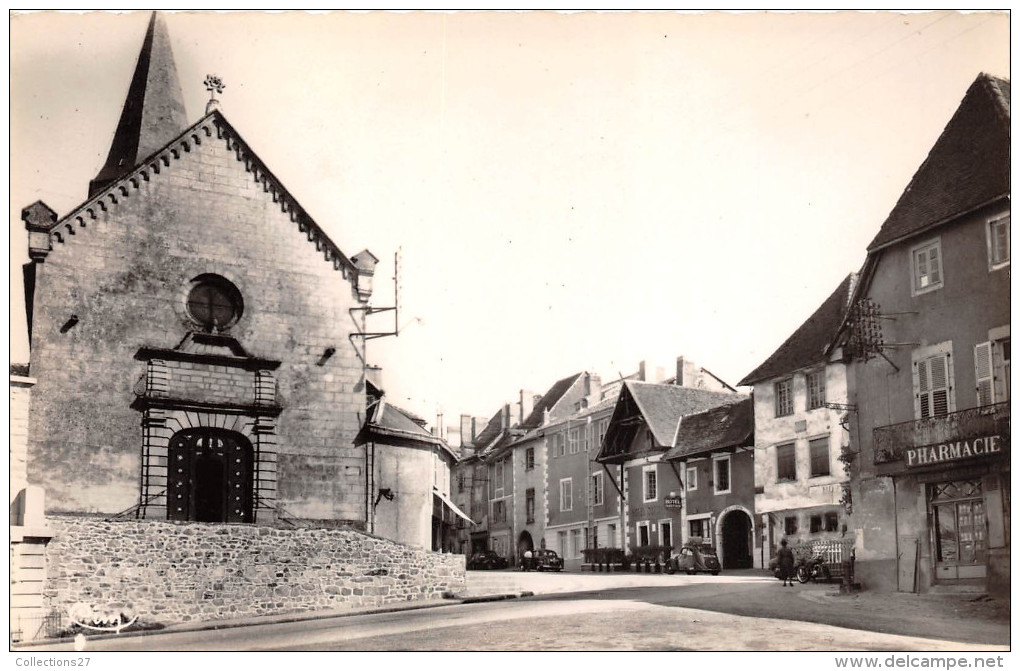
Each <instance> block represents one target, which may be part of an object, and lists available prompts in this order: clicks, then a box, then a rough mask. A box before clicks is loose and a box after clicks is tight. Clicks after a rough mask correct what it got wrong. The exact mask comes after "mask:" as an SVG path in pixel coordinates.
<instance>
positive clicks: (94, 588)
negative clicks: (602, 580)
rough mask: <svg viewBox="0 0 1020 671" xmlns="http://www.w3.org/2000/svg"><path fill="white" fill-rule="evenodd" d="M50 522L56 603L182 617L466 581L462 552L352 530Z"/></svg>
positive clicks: (393, 594) (49, 564)
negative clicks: (439, 550)
mask: <svg viewBox="0 0 1020 671" xmlns="http://www.w3.org/2000/svg"><path fill="white" fill-rule="evenodd" d="M51 524H52V526H53V527H54V529H55V531H56V535H55V537H54V539H53V540H52V541H51V542H50V544H49V545H48V546H47V548H46V571H47V583H46V592H45V597H46V604H47V609H48V611H49V612H54V611H57V612H62V613H67V611H68V609H69V608H70V607H71V606H72V605H74V604H76V603H84V604H87V605H89V606H91V607H92V608H93V609H94V610H96V611H98V612H100V613H105V612H109V611H112V612H124V613H126V614H128V615H137V616H138V617H139V619H140V620H141V621H143V622H162V623H175V622H186V621H208V620H215V619H221V618H235V617H248V616H257V615H272V614H280V613H296V612H308V611H315V610H344V609H351V608H357V607H360V606H375V607H378V606H383V605H386V604H396V603H404V602H407V601H419V600H428V599H438V598H441V597H442V596H443V595H444V594H447V593H451V592H453V593H456V592H460V591H463V588H464V557H463V555H456V554H438V553H434V552H428V551H426V550H423V549H421V548H416V547H410V546H407V545H402V544H399V543H394V542H392V541H388V540H383V539H380V538H373V537H371V536H367V535H364V534H361V533H358V532H355V531H351V530H346V529H273V528H269V527H259V526H252V525H243V524H228V525H223V524H180V523H171V522H157V521H144V522H138V521H122V522H108V521H102V520H98V519H89V518H60V517H57V518H54V519H52V520H51ZM97 569H101V571H97Z"/></svg>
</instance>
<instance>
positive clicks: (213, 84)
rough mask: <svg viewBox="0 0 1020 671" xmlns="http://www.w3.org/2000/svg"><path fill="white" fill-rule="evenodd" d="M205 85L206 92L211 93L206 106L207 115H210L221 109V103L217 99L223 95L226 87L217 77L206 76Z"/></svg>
mask: <svg viewBox="0 0 1020 671" xmlns="http://www.w3.org/2000/svg"><path fill="white" fill-rule="evenodd" d="M203 84H205V90H206V91H208V92H209V102H208V103H206V106H205V113H206V114H208V113H209V112H212V111H213V110H214V109H217V108H219V104H220V101H219V100H217V99H216V94H217V93H223V89H225V88H226V86H225V85H224V84H223V80H222V79H220V78H219V77H217V76H216V75H206V76H205V81H204V82H203Z"/></svg>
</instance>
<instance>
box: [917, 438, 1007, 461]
mask: <svg viewBox="0 0 1020 671" xmlns="http://www.w3.org/2000/svg"><path fill="white" fill-rule="evenodd" d="M1002 450H1003V444H1002V440H1001V438H1000V437H999V436H984V437H981V438H972V439H969V440H957V441H951V442H947V443H940V444H938V445H926V446H924V447H909V448H907V449H905V450H903V461H904V462H905V465H906V467H907V468H917V467H918V466H932V465H935V464H942V463H946V462H951V461H959V460H961V459H971V458H973V457H986V456H993V455H996V454H1001V453H1002Z"/></svg>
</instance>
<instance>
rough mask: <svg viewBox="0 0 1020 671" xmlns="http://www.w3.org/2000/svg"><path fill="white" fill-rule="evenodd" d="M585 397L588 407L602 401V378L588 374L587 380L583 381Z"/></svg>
mask: <svg viewBox="0 0 1020 671" xmlns="http://www.w3.org/2000/svg"><path fill="white" fill-rule="evenodd" d="M584 391H585V396H586V397H587V398H588V407H589V408H590V407H591V406H593V405H595V404H596V403H598V402H599V401H601V400H602V378H601V377H600V376H599V375H597V374H595V373H589V374H588V378H587V379H586V380H585V390H584Z"/></svg>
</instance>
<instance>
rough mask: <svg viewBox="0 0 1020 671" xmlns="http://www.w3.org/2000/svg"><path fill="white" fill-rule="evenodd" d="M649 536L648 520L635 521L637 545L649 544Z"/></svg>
mask: <svg viewBox="0 0 1020 671" xmlns="http://www.w3.org/2000/svg"><path fill="white" fill-rule="evenodd" d="M650 538H651V537H650V536H649V535H648V522H638V523H637V544H638V547H644V546H645V545H649V544H650V542H651V541H650Z"/></svg>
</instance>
